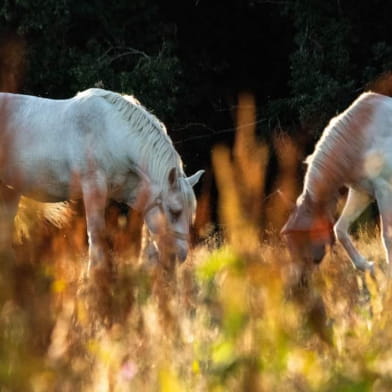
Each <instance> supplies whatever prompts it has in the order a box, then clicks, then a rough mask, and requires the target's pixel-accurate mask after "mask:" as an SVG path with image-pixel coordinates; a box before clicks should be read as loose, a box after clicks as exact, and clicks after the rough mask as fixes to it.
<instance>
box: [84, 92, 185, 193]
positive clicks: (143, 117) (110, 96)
mask: <svg viewBox="0 0 392 392" xmlns="http://www.w3.org/2000/svg"><path fill="white" fill-rule="evenodd" d="M90 95H94V96H100V97H102V98H103V99H105V100H106V101H107V102H109V103H110V104H111V105H113V107H114V108H115V109H116V112H117V113H118V115H119V116H120V117H121V118H122V120H124V121H126V122H127V123H128V124H129V128H128V129H129V132H130V136H131V137H132V138H133V139H134V143H138V148H139V151H140V157H141V162H134V164H135V165H137V166H139V167H140V169H141V170H142V171H145V172H147V173H148V175H149V176H151V177H152V178H153V180H154V181H156V182H158V184H160V185H162V186H167V184H168V181H167V179H168V176H169V172H170V170H171V169H172V168H173V167H174V168H176V169H177V175H178V176H183V175H184V172H183V167H182V162H181V159H180V157H179V155H178V153H177V151H176V150H175V148H174V146H173V142H172V141H171V139H170V137H169V136H168V134H167V131H166V127H165V125H164V124H163V123H162V122H161V121H160V120H159V119H158V118H157V117H156V116H154V115H153V114H152V113H150V112H149V111H148V110H147V109H146V108H145V107H144V106H143V105H141V104H140V102H139V101H138V100H137V99H136V98H135V97H134V96H132V95H121V94H118V93H115V92H112V91H108V90H103V89H98V88H91V89H88V90H86V91H82V92H80V93H78V95H77V96H78V97H84V96H90Z"/></svg>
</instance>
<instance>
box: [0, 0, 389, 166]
mask: <svg viewBox="0 0 392 392" xmlns="http://www.w3.org/2000/svg"><path fill="white" fill-rule="evenodd" d="M391 12H392V4H391V3H390V2H389V1H386V0H378V1H375V2H368V1H359V2H358V1H354V0H345V1H322V0H288V1H278V0H272V1H264V0H231V1H214V2H210V1H203V0H200V1H196V0H192V1H191V0H187V1H181V2H173V1H169V2H162V1H160V0H136V1H132V2H130V1H127V0H119V1H116V2H105V1H101V0H94V1H87V0H79V1H75V0H64V1H58V0H39V1H34V2H31V1H26V0H13V1H11V0H7V1H4V2H2V4H1V5H0V33H1V37H2V50H1V59H0V70H1V71H2V73H3V74H4V73H6V74H7V73H8V74H15V68H18V67H19V69H22V70H23V71H20V72H18V73H17V77H18V83H14V84H11V87H12V89H14V90H18V91H22V92H25V93H32V94H37V95H42V96H51V97H66V96H71V95H74V94H75V92H77V91H80V90H82V89H84V88H87V87H91V86H94V85H97V86H103V87H105V88H108V89H112V90H116V91H120V92H127V93H133V94H135V95H136V96H137V97H139V99H140V100H141V101H142V102H143V103H144V104H145V105H146V106H147V107H149V108H151V109H153V110H154V111H155V112H156V114H157V115H158V116H159V117H160V118H161V119H162V120H163V121H165V122H167V123H168V125H169V129H171V130H172V132H173V133H172V136H173V138H174V139H175V140H176V141H178V142H179V148H180V150H182V151H183V152H184V153H185V154H188V156H189V158H190V161H192V159H193V158H194V156H195V151H196V152H197V153H196V156H197V157H198V158H200V156H201V157H202V158H203V159H208V156H209V152H207V153H206V152H205V151H206V150H208V149H206V148H205V146H206V142H207V143H208V144H212V143H214V142H216V141H219V140H220V141H221V140H224V139H227V138H229V140H230V135H231V134H232V133H233V132H232V128H233V118H234V117H235V112H233V108H234V107H235V105H236V102H237V98H238V93H239V92H240V91H243V90H248V91H251V92H252V93H254V94H255V96H256V98H257V103H258V108H259V110H258V111H259V116H258V122H257V124H258V130H259V132H260V133H262V134H264V135H267V134H270V133H271V132H272V131H274V130H275V129H277V128H281V127H283V129H285V130H289V131H291V132H294V133H295V134H302V135H305V136H306V135H307V134H309V135H311V136H312V137H314V136H317V135H318V134H319V133H320V131H321V129H322V128H323V126H324V125H325V123H326V121H327V119H328V118H329V117H330V116H331V115H333V114H334V113H336V111H338V110H341V109H343V108H344V107H345V106H346V105H347V104H348V103H349V102H350V101H351V100H352V99H353V98H354V97H355V96H356V95H358V93H359V92H360V91H362V90H363V89H364V88H366V85H367V83H368V82H369V81H371V80H372V79H374V78H375V77H376V76H377V75H379V74H381V73H382V72H384V71H386V70H389V69H390V67H391V65H392V38H391V37H392V34H391V29H392V27H391V24H390V23H389V20H388V16H389V15H390V14H391ZM10 39H13V40H14V41H15V40H16V39H19V46H22V49H21V48H20V47H19V51H17V50H16V49H15V48H14V47H13V51H12V50H10V49H9V46H10V45H9V41H10ZM7 45H8V50H6V49H7ZM5 47H6V49H5ZM15 51H16V52H18V53H19V56H20V57H23V59H22V60H21V59H19V61H18V60H15V59H14V60H12V59H11V60H10V58H11V57H15V56H16V55H15V53H14V52H15ZM13 76H14V77H15V75H13ZM2 77H3V79H4V75H3V76H2ZM0 87H1V88H2V89H3V90H4V89H7V88H8V89H11V87H10V86H9V84H6V83H2V85H1V86H0ZM199 138H201V139H199ZM200 140H201V141H200ZM191 141H193V143H191ZM190 151H191V152H192V153H190ZM200 154H201V155H200Z"/></svg>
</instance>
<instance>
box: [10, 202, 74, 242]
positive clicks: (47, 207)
mask: <svg viewBox="0 0 392 392" xmlns="http://www.w3.org/2000/svg"><path fill="white" fill-rule="evenodd" d="M73 215H74V210H73V209H72V207H71V205H70V203H69V202H61V203H40V202H37V201H34V200H31V199H27V198H24V197H22V198H21V200H20V203H19V209H18V214H17V215H16V217H15V229H14V240H15V242H16V243H19V244H20V243H22V242H23V240H26V239H27V240H28V239H31V238H32V237H33V233H48V232H50V231H51V230H52V229H53V227H54V228H56V229H62V228H64V227H67V226H69V225H70V223H71V218H72V217H73Z"/></svg>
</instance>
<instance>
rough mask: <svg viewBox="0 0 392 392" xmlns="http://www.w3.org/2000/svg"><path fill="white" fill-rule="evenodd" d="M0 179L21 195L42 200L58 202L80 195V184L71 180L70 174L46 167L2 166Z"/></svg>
mask: <svg viewBox="0 0 392 392" xmlns="http://www.w3.org/2000/svg"><path fill="white" fill-rule="evenodd" d="M0 181H1V182H2V183H3V184H4V185H6V186H8V187H10V188H13V189H15V191H16V192H18V193H20V194H22V195H24V196H26V197H29V198H31V199H34V200H37V201H42V202H59V201H64V200H69V199H70V198H75V199H76V198H79V196H80V186H79V184H77V183H76V181H72V178H71V176H69V175H66V174H59V173H56V172H54V171H53V170H50V169H49V168H48V167H47V168H45V169H42V170H39V169H36V170H29V169H23V170H21V169H20V168H16V169H15V168H14V169H10V168H8V170H7V169H4V168H2V170H1V171H0Z"/></svg>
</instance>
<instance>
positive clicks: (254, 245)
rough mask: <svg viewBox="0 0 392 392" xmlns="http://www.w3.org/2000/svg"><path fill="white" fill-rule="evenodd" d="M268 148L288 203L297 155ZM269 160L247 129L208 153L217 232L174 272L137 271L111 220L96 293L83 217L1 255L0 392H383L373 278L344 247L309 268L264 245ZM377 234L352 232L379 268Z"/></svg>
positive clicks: (125, 226) (273, 204)
mask: <svg viewBox="0 0 392 392" xmlns="http://www.w3.org/2000/svg"><path fill="white" fill-rule="evenodd" d="M252 102H253V101H252V98H251V97H249V96H248V95H245V96H242V98H241V101H240V107H241V105H242V106H244V107H246V108H247V110H248V111H247V112H246V113H245V114H243V113H242V114H241V113H239V116H238V117H239V123H241V121H243V123H244V124H248V123H250V122H251V121H250V120H251V118H252V116H254V110H253V109H252V105H253V103H252ZM242 132H243V133H242ZM276 145H277V146H280V147H279V148H280V150H279V151H280V153H281V155H280V157H279V162H280V173H281V176H280V178H279V179H278V184H279V186H280V187H281V188H282V189H285V190H286V191H287V192H288V194H290V192H291V195H294V194H296V192H297V191H298V189H294V188H295V187H296V182H295V181H294V180H293V176H295V170H294V169H293V167H292V165H291V164H290V165H288V164H287V160H286V159H285V158H284V156H287V152H288V153H289V154H291V155H292V153H293V152H296V153H298V149H296V147H295V146H294V144H293V143H292V142H291V141H290V140H288V139H284V138H283V139H279V140H277V141H276ZM290 151H291V153H290ZM250 152H251V153H252V154H254V153H255V154H256V155H257V158H255V159H254V160H250V155H249V154H250ZM268 156H269V151H268V149H267V148H266V146H265V145H264V144H262V143H260V142H259V141H258V140H257V138H256V136H255V132H254V129H249V127H247V126H244V127H240V126H239V128H238V137H237V143H236V146H235V150H234V153H233V154H232V153H231V151H229V150H228V149H227V148H224V147H216V148H215V150H214V153H213V164H214V172H215V176H216V182H217V184H218V189H219V203H218V205H219V213H220V223H221V225H222V227H223V229H222V230H221V231H220V232H218V233H215V234H213V235H210V236H208V237H207V238H206V239H205V240H204V242H202V243H199V244H198V245H197V246H196V247H195V248H194V249H193V252H192V254H191V255H190V257H189V258H188V260H187V262H186V263H185V264H183V265H181V266H178V267H177V268H176V269H175V270H174V272H172V273H170V272H168V271H166V270H164V269H163V268H160V267H159V266H158V267H156V268H150V269H148V268H146V267H145V266H144V265H143V264H138V262H137V258H136V256H133V255H134V253H135V251H134V249H133V248H134V247H135V245H134V244H132V246H131V243H129V246H127V242H126V239H127V238H129V237H127V234H129V232H132V233H133V235H136V234H135V233H136V231H135V229H134V228H132V225H131V224H130V222H125V221H124V218H121V219H117V218H116V217H115V215H113V214H110V216H109V218H110V219H109V220H110V221H111V224H112V226H116V228H117V234H116V236H115V237H114V239H113V241H112V243H113V244H114V248H115V251H114V252H113V255H112V256H113V264H114V266H115V271H116V274H115V276H114V277H112V278H111V280H110V283H109V285H107V286H105V287H100V286H99V285H96V284H94V282H92V281H90V280H87V279H85V277H84V270H85V266H86V243H85V225H84V221H83V219H82V218H78V219H75V218H74V220H73V223H72V225H71V226H70V227H68V229H67V230H66V231H59V232H57V233H56V234H54V235H51V236H49V235H47V236H46V237H45V241H46V242H45V243H44V244H41V245H40V244H39V243H38V238H39V237H37V236H34V243H33V244H32V243H31V242H28V243H27V244H24V245H19V246H18V253H17V259H16V261H15V262H13V263H12V264H11V263H10V260H9V255H1V261H2V264H1V266H0V269H1V271H0V272H1V273H0V391H34V392H46V391H61V392H67V391H72V392H76V391H91V392H96V391H99V392H100V391H102V392H106V391H113V392H120V391H162V392H176V391H179V392H180V391H181V392H182V391H192V392H193V391H196V392H198V391H200V392H202V391H203V392H204V391H216V392H219V391H222V392H223V391H267V392H270V391H278V392H281V391H288V392H296V391H298V392H302V391H317V392H319V391H321V392H323V391H325V392H327V391H377V392H382V391H389V390H392V376H391V374H392V373H391V371H392V349H391V348H390V344H389V342H390V340H391V337H392V336H391V335H392V329H391V328H390V327H389V318H390V317H389V313H390V310H391V304H390V301H389V300H388V296H387V295H386V293H387V291H386V289H385V286H386V279H385V276H384V274H383V272H382V268H377V269H376V272H377V273H376V278H377V280H376V281H374V280H372V279H371V277H370V276H368V275H364V274H361V273H358V272H356V271H354V269H353V267H352V266H351V264H350V263H349V261H348V259H347V257H346V255H345V254H344V253H343V251H342V250H341V248H340V247H336V248H334V249H330V251H329V252H328V255H327V257H326V259H325V260H324V262H323V263H322V264H321V265H320V266H319V267H313V268H311V267H312V266H303V265H301V264H298V263H296V262H295V261H292V260H290V258H289V255H288V252H287V250H286V248H285V246H284V244H282V243H281V242H280V240H279V238H277V237H274V236H273V235H270V236H266V235H265V232H266V229H268V230H270V231H271V232H272V233H273V232H275V231H276V230H277V229H278V228H279V225H281V223H282V220H284V218H285V216H287V207H285V206H284V204H283V203H282V202H281V201H280V199H279V198H278V197H276V198H272V199H269V200H268V203H267V202H263V200H265V197H264V190H263V185H264V177H265V165H266V162H267V160H268ZM252 159H253V158H252ZM248 164H251V165H252V168H253V169H252V172H251V173H249V172H247V170H246V168H247V167H248V166H247V165H248ZM249 176H251V178H248V177H249ZM204 197H205V196H204V195H203V198H204ZM205 207H206V206H205V205H203V208H204V209H205ZM204 213H205V211H204ZM207 215H208V214H207ZM29 216H30V215H29ZM202 229H203V228H201V230H202ZM374 233H375V230H374V228H370V229H367V230H366V229H361V230H359V232H358V237H357V240H356V241H357V243H358V246H359V247H360V248H361V251H362V252H363V253H364V255H366V256H367V257H369V258H371V259H373V260H374V261H375V262H376V263H377V265H378V266H380V267H382V266H384V256H383V253H382V248H381V244H380V241H379V238H378V235H374ZM118 248H121V252H120V251H119V250H118ZM131 248H132V249H131ZM304 267H306V268H304ZM303 271H305V275H304V276H305V277H306V278H307V281H306V282H304V281H303V280H301V279H300V277H301V274H302V272H303Z"/></svg>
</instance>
